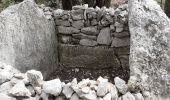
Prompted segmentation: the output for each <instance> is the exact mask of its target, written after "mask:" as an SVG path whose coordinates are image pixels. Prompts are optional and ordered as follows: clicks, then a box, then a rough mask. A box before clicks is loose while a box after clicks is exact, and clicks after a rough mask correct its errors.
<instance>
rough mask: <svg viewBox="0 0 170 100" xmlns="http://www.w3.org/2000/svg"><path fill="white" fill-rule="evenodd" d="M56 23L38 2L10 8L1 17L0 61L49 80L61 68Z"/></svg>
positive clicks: (31, 1) (31, 0)
mask: <svg viewBox="0 0 170 100" xmlns="http://www.w3.org/2000/svg"><path fill="white" fill-rule="evenodd" d="M57 45H58V42H57V36H56V31H55V23H54V20H48V19H46V18H45V15H44V13H43V11H42V10H41V9H40V8H39V7H38V5H37V4H36V3H35V2H34V0H24V1H23V2H21V3H19V4H16V5H13V6H10V7H8V8H7V9H5V10H4V11H2V12H1V13H0V61H1V62H3V63H7V64H10V65H12V66H15V67H16V68H17V69H19V70H21V72H25V71H27V70H30V69H36V70H40V71H42V73H43V75H44V76H45V77H47V76H48V75H49V74H50V73H51V72H53V71H54V70H55V69H56V68H57V65H58V51H57Z"/></svg>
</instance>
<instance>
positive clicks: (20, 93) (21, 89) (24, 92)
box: [9, 81, 31, 97]
mask: <svg viewBox="0 0 170 100" xmlns="http://www.w3.org/2000/svg"><path fill="white" fill-rule="evenodd" d="M9 94H11V95H12V96H16V97H29V96H31V93H30V91H29V90H28V89H27V88H26V87H25V84H24V82H23V81H20V82H19V83H17V84H16V85H15V86H14V87H13V88H12V89H11V90H10V91H9Z"/></svg>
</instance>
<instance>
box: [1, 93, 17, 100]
mask: <svg viewBox="0 0 170 100" xmlns="http://www.w3.org/2000/svg"><path fill="white" fill-rule="evenodd" d="M0 100H17V99H16V98H14V97H10V96H9V95H7V94H5V93H0Z"/></svg>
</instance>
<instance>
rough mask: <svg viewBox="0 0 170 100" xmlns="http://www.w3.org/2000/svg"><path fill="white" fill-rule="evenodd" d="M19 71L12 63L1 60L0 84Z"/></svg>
mask: <svg viewBox="0 0 170 100" xmlns="http://www.w3.org/2000/svg"><path fill="white" fill-rule="evenodd" d="M16 73H19V71H18V70H17V69H15V68H13V67H12V66H10V65H7V64H5V63H2V62H0V84H2V83H4V82H7V81H10V80H11V79H12V77H13V76H14V74H16Z"/></svg>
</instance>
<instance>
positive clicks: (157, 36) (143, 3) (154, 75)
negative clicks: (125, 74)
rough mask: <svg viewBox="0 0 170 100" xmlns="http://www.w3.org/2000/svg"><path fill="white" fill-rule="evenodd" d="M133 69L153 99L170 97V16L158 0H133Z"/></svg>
mask: <svg viewBox="0 0 170 100" xmlns="http://www.w3.org/2000/svg"><path fill="white" fill-rule="evenodd" d="M129 28H130V34H131V41H130V43H131V47H130V70H131V73H130V74H131V76H137V77H138V81H139V82H140V83H141V85H142V87H143V91H150V92H151V98H150V99H151V100H169V98H170V19H169V18H168V17H167V16H166V14H165V13H164V12H163V11H162V9H161V7H160V6H159V5H158V4H157V2H156V1H154V0H129Z"/></svg>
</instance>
